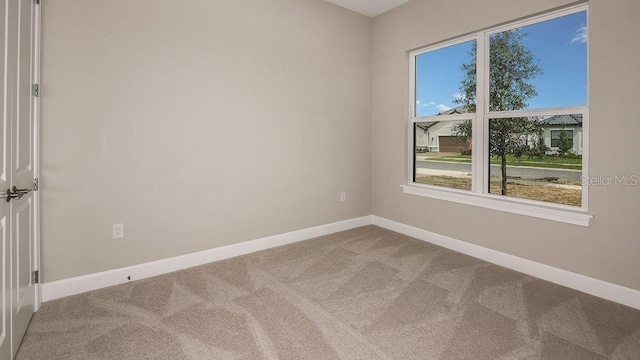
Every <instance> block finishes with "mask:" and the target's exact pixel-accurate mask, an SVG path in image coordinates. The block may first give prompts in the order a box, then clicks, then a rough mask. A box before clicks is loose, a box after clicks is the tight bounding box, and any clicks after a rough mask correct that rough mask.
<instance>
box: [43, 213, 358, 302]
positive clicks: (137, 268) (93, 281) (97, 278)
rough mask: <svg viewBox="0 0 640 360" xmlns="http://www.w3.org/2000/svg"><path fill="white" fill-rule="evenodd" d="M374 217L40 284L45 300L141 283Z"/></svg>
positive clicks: (324, 233)
mask: <svg viewBox="0 0 640 360" xmlns="http://www.w3.org/2000/svg"><path fill="white" fill-rule="evenodd" d="M370 224H371V216H363V217H360V218H354V219H349V220H344V221H339V222H335V223H331V224H326V225H320V226H316V227H312V228H307V229H302V230H297V231H292V232H288V233H284V234H278V235H273V236H268V237H264V238H260V239H256V240H250V241H245V242H242V243H238V244H233V245H228V246H222V247H219V248H214V249H210V250H205V251H200V252H196V253H192V254H187V255H182V256H176V257H172V258H168V259H163V260H157V261H152V262H148V263H144V264H139V265H133V266H128V267H124V268H120V269H114V270H108V271H103V272H99V273H94V274H89V275H84V276H78V277H73V278H69V279H64V280H59V281H53V282H49V283H43V284H42V285H41V291H42V301H43V302H46V301H50V300H55V299H59V298H63V297H67V296H71V295H76V294H80V293H83V292H87V291H91V290H97V289H102V288H105V287H109V286H113V285H119V284H124V283H126V282H128V281H129V280H128V279H127V277H128V276H130V277H131V280H132V281H133V280H140V279H145V278H149V277H152V276H157V275H162V274H166V273H170V272H174V271H178V270H182V269H187V268H190V267H194V266H198V265H204V264H208V263H211V262H214V261H219V260H224V259H229V258H232V257H236V256H240V255H245V254H249V253H253V252H256V251H260V250H265V249H270V248H274V247H277V246H282V245H287V244H291V243H294V242H298V241H302V240H307V239H312V238H315V237H318V236H323V235H328V234H332V233H335V232H339V231H344V230H349V229H353V228H357V227H360V226H365V225H370Z"/></svg>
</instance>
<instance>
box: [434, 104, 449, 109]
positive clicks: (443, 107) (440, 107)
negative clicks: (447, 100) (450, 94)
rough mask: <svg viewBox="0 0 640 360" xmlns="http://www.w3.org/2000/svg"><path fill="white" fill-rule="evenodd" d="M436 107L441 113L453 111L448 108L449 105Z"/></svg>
mask: <svg viewBox="0 0 640 360" xmlns="http://www.w3.org/2000/svg"><path fill="white" fill-rule="evenodd" d="M436 107H437V108H438V110H440V111H447V110H451V108H450V107H448V106H447V105H445V104H440V105H437V106H436Z"/></svg>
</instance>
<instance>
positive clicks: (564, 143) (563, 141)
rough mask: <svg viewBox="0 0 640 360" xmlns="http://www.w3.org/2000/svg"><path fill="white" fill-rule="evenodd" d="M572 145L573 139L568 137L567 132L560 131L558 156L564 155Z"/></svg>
mask: <svg viewBox="0 0 640 360" xmlns="http://www.w3.org/2000/svg"><path fill="white" fill-rule="evenodd" d="M572 147H573V139H571V138H570V137H569V132H567V131H564V130H562V131H560V135H559V136H558V153H559V154H560V156H566V155H567V153H569V150H571V148H572Z"/></svg>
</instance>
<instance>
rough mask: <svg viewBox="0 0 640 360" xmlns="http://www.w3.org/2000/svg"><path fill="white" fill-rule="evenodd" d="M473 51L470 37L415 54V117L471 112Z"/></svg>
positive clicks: (473, 44) (474, 43)
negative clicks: (458, 42) (440, 47)
mask: <svg viewBox="0 0 640 360" xmlns="http://www.w3.org/2000/svg"><path fill="white" fill-rule="evenodd" d="M475 52H476V41H475V40H471V41H467V42H463V43H461V44H457V45H452V46H448V47H445V48H442V49H438V50H433V51H429V52H426V53H424V54H420V55H418V56H416V88H415V94H416V96H415V107H414V108H415V116H417V117H423V116H432V115H442V114H456V113H467V112H475V98H476V91H475V85H473V88H472V87H470V86H465V84H467V85H468V84H470V83H473V84H475V74H476V61H475V57H474V55H473V54H475ZM465 89H467V90H468V91H465Z"/></svg>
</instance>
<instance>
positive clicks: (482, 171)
mask: <svg viewBox="0 0 640 360" xmlns="http://www.w3.org/2000/svg"><path fill="white" fill-rule="evenodd" d="M583 11H584V12H586V13H587V22H588V17H589V16H588V14H589V12H588V5H587V4H580V5H575V6H571V7H567V8H564V9H561V10H556V11H552V12H549V13H546V14H542V15H536V16H533V17H530V18H527V19H524V20H519V21H515V22H512V23H509V24H506V25H500V26H496V27H493V28H488V29H484V30H480V31H478V32H476V33H473V34H471V35H466V36H462V37H459V38H456V39H453V40H448V41H444V42H440V43H437V44H435V45H430V46H425V47H422V48H420V49H417V50H414V51H410V52H408V56H409V115H410V116H409V121H408V126H407V127H408V129H407V134H408V137H407V140H408V141H407V149H408V152H407V158H406V159H407V163H408V164H407V165H408V166H407V172H406V176H407V177H406V182H405V184H404V185H402V188H403V191H404V193H406V194H411V195H419V196H425V197H430V198H434V199H439V200H445V201H452V202H456V203H462V204H467V205H473V206H478V207H482V208H488V209H493V210H499V211H506V212H511V213H516V214H521V215H528V216H533V217H537V218H543V219H547V220H554V221H560V222H564V223H569V224H574V225H581V226H589V221H590V219H591V218H592V217H593V216H592V215H591V214H589V213H588V209H589V207H588V198H589V196H588V193H589V186H588V184H587V183H583V184H582V204H581V206H580V207H577V206H570V205H564V204H556V203H549V202H544V201H538V200H530V199H521V198H515V197H508V196H502V195H497V194H490V193H488V189H486V186H485V185H484V184H486V183H487V182H488V181H489V167H488V166H485V165H484V164H486V163H488V161H489V141H488V134H489V119H496V118H510V117H530V116H555V115H569V114H582V117H583V120H582V136H583V140H582V141H583V142H582V177H583V178H584V177H585V176H588V174H589V76H588V69H589V61H588V56H587V94H586V105H585V106H579V107H564V108H550V109H531V110H517V111H489V97H488V96H485V94H489V75H490V72H489V71H488V67H489V65H488V63H489V51H488V50H489V49H488V44H489V39H490V36H491V35H492V34H495V33H499V32H502V31H507V30H511V29H515V28H520V27H524V26H528V25H532V24H536V23H540V22H543V21H548V20H553V19H556V18H559V17H562V16H566V15H571V14H575V13H578V12H583ZM586 25H587V27H588V23H587V24H586ZM472 40H475V41H476V46H477V58H476V72H477V81H476V94H477V101H476V112H475V113H468V114H453V115H431V116H421V117H418V116H416V111H417V110H416V73H417V69H416V65H417V64H416V57H417V56H419V55H421V54H424V53H427V52H431V51H436V50H439V49H442V48H445V47H449V46H453V45H458V44H461V43H464V42H468V41H472ZM586 46H587V54H588V53H589V48H588V47H589V43H588V42H587V44H586ZM469 119H471V121H472V129H473V131H472V153H473V154H474V155H473V156H472V159H471V169H472V184H471V191H468V190H458V189H450V188H446V187H439V186H433V185H425V184H419V183H416V182H415V181H414V179H415V178H414V175H415V172H416V171H415V164H416V158H415V149H414V141H415V139H414V136H415V134H414V128H415V124H416V123H421V122H430V121H452V120H469Z"/></svg>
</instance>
